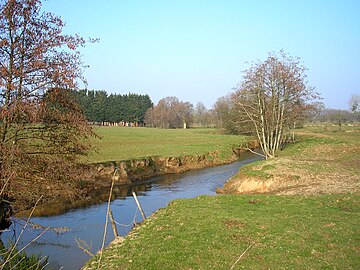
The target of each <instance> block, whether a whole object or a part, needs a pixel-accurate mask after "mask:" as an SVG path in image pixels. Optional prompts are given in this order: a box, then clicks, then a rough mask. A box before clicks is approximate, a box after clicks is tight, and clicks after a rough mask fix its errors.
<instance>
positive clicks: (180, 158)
mask: <svg viewBox="0 0 360 270" xmlns="http://www.w3.org/2000/svg"><path fill="white" fill-rule="evenodd" d="M97 133H98V134H99V136H100V138H101V139H94V141H93V143H94V144H95V146H96V148H97V149H98V151H97V152H94V153H92V154H91V155H90V156H88V157H87V158H86V159H84V160H82V163H83V164H82V165H81V166H80V167H79V168H77V170H75V169H74V172H73V173H76V174H77V175H78V180H77V181H75V182H64V181H57V182H50V181H47V180H46V179H34V180H33V181H32V182H26V183H24V182H21V181H18V182H14V183H11V184H12V185H14V186H16V187H14V188H12V190H13V193H12V194H11V195H13V197H14V199H15V204H14V205H15V211H16V212H17V213H18V215H21V216H24V215H25V216H26V215H27V214H28V213H29V211H23V210H24V209H28V208H30V207H32V206H33V205H34V203H35V202H36V201H37V199H38V198H39V197H40V196H42V200H41V201H40V204H42V205H45V206H46V205H48V206H49V207H48V208H49V210H51V211H45V210H43V209H44V208H46V207H40V206H38V207H37V209H36V210H35V213H34V215H36V216H41V215H56V214H60V213H62V212H64V211H67V210H69V209H71V208H78V207H83V206H87V205H89V203H91V202H92V200H90V199H89V198H90V197H92V196H93V193H94V192H96V190H98V189H101V188H105V187H110V185H111V182H112V180H113V179H114V180H115V184H116V185H131V184H132V183H134V182H137V181H141V180H142V179H144V178H147V177H151V176H156V175H161V174H167V173H181V172H184V171H188V170H193V169H199V168H206V167H212V166H216V165H220V164H227V163H230V162H233V161H235V160H236V159H237V156H238V155H239V153H240V152H241V151H240V150H239V149H240V147H241V146H242V145H244V144H246V145H248V146H250V147H256V143H255V141H253V140H251V138H248V137H245V136H233V135H224V134H222V133H221V132H219V131H218V130H214V129H188V130H169V129H151V128H119V127H99V128H97ZM104 200H106V199H105V198H104ZM58 204H63V205H64V206H63V207H62V209H61V210H60V208H59V207H56V208H54V207H51V206H52V205H58ZM55 209H56V211H55ZM59 211H60V212H59Z"/></svg>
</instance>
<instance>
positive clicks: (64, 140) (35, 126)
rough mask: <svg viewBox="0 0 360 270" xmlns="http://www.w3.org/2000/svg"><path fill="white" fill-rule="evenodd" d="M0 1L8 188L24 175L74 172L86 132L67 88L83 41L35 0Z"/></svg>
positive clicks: (3, 168)
mask: <svg viewBox="0 0 360 270" xmlns="http://www.w3.org/2000/svg"><path fill="white" fill-rule="evenodd" d="M0 5H1V6H0V183H1V184H0V188H2V187H3V186H4V184H5V182H6V181H7V180H8V179H9V178H10V177H11V178H12V180H11V181H10V184H8V186H7V187H8V189H6V190H8V192H9V195H10V196H12V195H13V194H15V193H16V191H17V190H18V188H20V186H23V185H26V183H27V184H29V185H33V184H34V183H37V184H34V189H36V185H41V180H44V181H50V180H54V181H55V180H56V181H59V180H63V181H67V180H69V179H73V178H74V174H73V170H72V169H69V168H74V166H75V165H74V164H75V163H76V160H77V157H79V156H80V155H84V154H86V153H87V151H88V149H89V145H88V144H87V143H86V141H87V140H86V139H87V138H88V137H89V136H92V135H93V132H92V130H91V127H90V126H89V125H88V123H87V122H86V120H85V117H84V116H83V113H82V111H81V109H80V107H79V106H78V104H77V103H76V102H75V99H74V95H73V91H74V90H75V89H77V88H78V83H79V82H81V81H83V82H84V78H83V76H82V71H83V67H84V66H83V63H82V61H81V58H80V53H79V51H78V49H79V47H82V46H84V45H85V43H86V41H85V40H84V39H83V38H82V37H80V36H78V35H66V34H63V33H62V31H63V27H64V23H63V22H62V20H61V19H60V18H59V17H57V16H55V15H53V14H51V13H46V12H41V1H40V0H7V1H1V4H0ZM24 181H25V182H26V181H30V182H26V183H25V182H24ZM15 197H16V196H15Z"/></svg>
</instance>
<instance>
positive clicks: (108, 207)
mask: <svg viewBox="0 0 360 270" xmlns="http://www.w3.org/2000/svg"><path fill="white" fill-rule="evenodd" d="M115 172H116V171H115ZM114 174H115V173H114ZM114 182H115V178H113V179H112V182H111V187H110V192H109V199H108V204H107V211H106V219H105V227H104V236H103V241H102V245H101V249H100V257H99V261H98V267H97V269H100V264H101V259H102V253H103V249H104V247H105V239H106V231H107V226H108V221H109V212H110V202H111V195H112V190H113V187H114Z"/></svg>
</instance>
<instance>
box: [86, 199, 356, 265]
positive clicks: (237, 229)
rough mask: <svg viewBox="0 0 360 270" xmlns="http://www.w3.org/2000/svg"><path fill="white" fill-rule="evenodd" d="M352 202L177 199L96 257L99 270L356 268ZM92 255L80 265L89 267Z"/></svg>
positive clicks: (94, 261) (354, 213) (332, 200)
mask: <svg viewBox="0 0 360 270" xmlns="http://www.w3.org/2000/svg"><path fill="white" fill-rule="evenodd" d="M359 209H360V197H359V196H356V195H321V196H312V197H305V196H262V195H251V196H250V195H243V196H238V195H222V196H215V197H209V196H201V197H198V198H195V199H190V200H189V199H187V200H177V201H174V202H173V203H171V205H170V206H168V207H167V208H165V209H162V210H160V211H158V212H157V213H156V214H154V216H153V217H152V218H150V219H148V220H147V221H146V222H145V223H144V224H143V225H142V226H140V227H138V228H136V229H135V230H133V231H132V232H131V233H130V235H129V236H128V238H127V240H126V241H125V242H124V243H123V244H121V245H114V246H111V247H109V248H108V249H106V250H105V251H104V253H103V264H102V265H101V269H230V267H231V266H232V265H233V264H234V263H235V261H236V260H237V258H238V257H239V256H240V254H242V253H243V252H244V251H245V250H246V249H247V248H248V247H249V246H250V245H252V244H254V243H255V244H254V246H253V247H252V248H251V249H249V250H248V252H247V253H246V254H245V256H244V257H243V258H242V259H241V260H240V261H239V262H238V264H237V265H236V267H235V269H359V267H360V257H359V252H360V226H358V222H359V220H360V212H359ZM97 258H98V257H96V258H95V259H93V260H92V261H90V262H89V263H88V264H87V266H86V267H87V269H95V268H96V266H97V264H96V259H97Z"/></svg>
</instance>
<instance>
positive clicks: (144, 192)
mask: <svg viewBox="0 0 360 270" xmlns="http://www.w3.org/2000/svg"><path fill="white" fill-rule="evenodd" d="M259 159H260V157H258V156H255V155H252V154H246V155H244V156H243V160H242V161H239V162H236V163H232V164H229V165H223V166H218V167H213V168H207V169H201V170H195V171H190V172H186V173H182V174H178V175H175V174H174V175H163V176H157V177H152V178H149V179H147V180H145V181H143V182H141V183H138V184H136V185H133V186H125V187H124V186H115V187H114V189H113V194H112V199H113V201H112V202H111V209H112V212H113V215H114V219H115V220H116V222H117V227H118V231H119V234H121V235H126V234H127V233H128V232H129V231H130V230H131V228H132V226H133V224H134V220H135V221H137V222H139V221H141V220H142V218H141V215H140V213H139V212H138V209H137V206H136V203H135V201H134V199H133V198H132V195H131V193H132V192H133V191H135V192H136V193H137V195H138V197H139V201H140V203H141V205H142V208H143V210H144V212H145V215H146V216H150V215H151V214H152V213H153V212H154V211H156V210H158V209H159V208H163V207H165V206H166V205H167V204H168V203H169V202H170V201H172V200H174V199H178V198H193V197H196V196H199V195H202V194H208V195H213V194H215V190H216V188H217V187H219V186H222V185H223V184H224V183H225V181H226V180H227V179H229V178H230V177H231V176H232V175H234V174H235V173H236V172H237V171H238V170H239V167H240V166H242V165H244V164H247V163H250V162H252V161H256V160H259ZM108 192H109V189H108V188H107V189H99V190H96V191H94V193H93V194H92V200H91V201H90V200H89V201H88V202H86V203H87V205H88V206H87V207H86V208H81V209H72V210H70V211H67V212H66V213H64V214H62V215H56V216H51V217H38V218H33V219H32V221H33V222H34V223H38V224H41V225H43V226H50V227H67V228H69V231H67V232H61V231H48V232H47V233H46V234H45V235H44V236H42V237H41V238H40V240H38V241H36V242H35V243H34V244H32V245H31V246H30V247H29V248H28V249H27V251H28V252H29V253H41V254H42V255H47V256H49V257H50V258H49V262H50V266H51V267H52V268H54V269H59V268H60V267H61V266H63V269H79V268H80V267H81V266H82V265H83V264H84V263H85V262H86V261H87V260H88V259H89V256H88V255H87V254H85V253H84V252H83V251H82V250H81V249H80V248H78V247H77V245H76V239H81V240H83V241H85V242H86V243H87V244H89V246H91V248H90V251H91V252H92V253H96V252H97V251H98V250H99V248H100V246H101V242H102V236H103V231H104V224H105V216H106V208H107V204H106V203H105V201H107V199H108V196H109V194H108ZM94 203H97V204H94ZM84 205H86V204H85V203H84ZM89 205H91V206H89ZM49 208H51V209H53V210H55V209H56V208H58V209H66V208H67V209H70V208H71V205H68V206H66V207H64V206H63V205H55V204H54V205H53V206H51V207H49ZM53 212H55V211H53ZM20 231H21V224H18V223H15V225H14V226H13V232H11V233H4V234H3V235H2V239H3V241H4V243H5V242H7V241H8V240H11V239H13V240H14V239H15V238H14V234H15V235H16V236H18V235H19V233H20ZM41 231H42V230H38V229H36V228H33V227H32V228H31V227H30V228H29V230H27V231H26V233H25V234H24V235H23V236H22V237H21V239H20V246H23V245H25V244H27V243H29V242H31V240H32V239H34V238H35V237H36V236H37V235H39V234H40V233H41ZM107 231H108V234H107V242H106V244H109V242H110V241H111V240H112V239H113V235H112V230H111V226H110V224H109V227H108V228H107Z"/></svg>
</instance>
